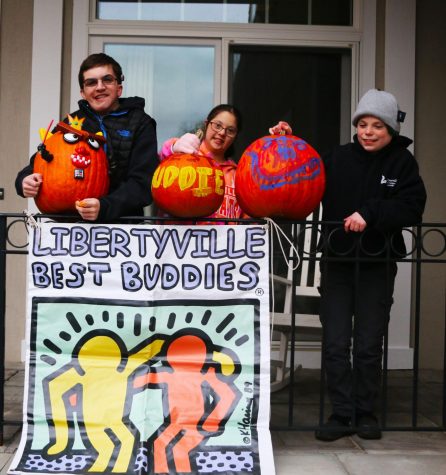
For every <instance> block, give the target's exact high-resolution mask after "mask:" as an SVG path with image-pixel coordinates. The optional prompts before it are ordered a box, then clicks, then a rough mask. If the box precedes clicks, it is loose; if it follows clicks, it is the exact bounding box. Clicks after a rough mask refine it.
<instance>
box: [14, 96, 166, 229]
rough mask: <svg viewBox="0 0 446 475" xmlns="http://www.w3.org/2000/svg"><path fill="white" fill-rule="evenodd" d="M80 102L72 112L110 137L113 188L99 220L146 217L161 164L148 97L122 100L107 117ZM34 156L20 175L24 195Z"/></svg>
mask: <svg viewBox="0 0 446 475" xmlns="http://www.w3.org/2000/svg"><path fill="white" fill-rule="evenodd" d="M78 104H79V110H78V111H76V112H73V113H71V114H70V115H71V116H75V115H77V116H78V117H79V118H83V117H84V118H85V121H84V124H83V126H82V127H83V129H85V130H88V131H89V132H93V133H97V132H99V131H101V132H102V133H103V134H104V136H105V137H106V139H107V144H106V154H107V159H108V162H109V173H110V191H109V193H108V195H106V196H104V197H102V198H100V200H99V201H100V203H101V208H100V211H99V216H98V221H102V222H104V221H105V222H107V221H114V220H116V219H118V218H119V217H121V216H142V215H143V207H144V206H147V205H149V204H150V203H151V202H152V195H151V183H152V176H153V173H154V171H155V169H156V167H157V166H158V163H159V159H158V153H157V148H158V147H157V140H156V122H155V120H154V119H152V118H151V117H150V116H149V115H147V114H146V113H145V112H144V105H145V101H144V99H143V98H141V97H127V98H122V99H119V108H118V109H117V110H115V111H113V112H111V113H110V114H107V115H105V116H100V115H98V114H96V113H95V111H94V110H93V109H91V107H90V105H89V104H88V102H87V101H86V100H80V101H79V103H78ZM65 121H66V119H65ZM34 157H35V155H33V156H32V157H31V160H30V163H29V165H28V166H26V167H25V168H24V169H23V170H21V171H20V172H19V173H18V175H17V178H16V182H15V186H16V190H17V193H18V194H19V195H20V196H23V189H22V181H23V179H24V178H25V177H26V176H27V175H30V174H31V173H33V164H34Z"/></svg>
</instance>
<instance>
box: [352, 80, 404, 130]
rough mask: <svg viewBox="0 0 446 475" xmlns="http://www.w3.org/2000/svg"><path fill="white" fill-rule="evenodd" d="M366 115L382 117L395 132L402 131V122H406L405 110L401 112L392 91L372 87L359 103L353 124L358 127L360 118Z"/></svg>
mask: <svg viewBox="0 0 446 475" xmlns="http://www.w3.org/2000/svg"><path fill="white" fill-rule="evenodd" d="M365 115H373V116H374V117H378V119H381V120H382V121H383V122H384V123H385V124H386V125H388V126H389V127H390V128H391V129H393V130H394V131H395V132H397V133H399V131H400V122H404V118H405V116H406V113H405V112H401V111H400V110H399V108H398V103H397V102H396V99H395V97H394V96H393V95H392V94H390V92H385V91H378V89H370V90H369V91H367V92H366V93H365V94H364V95H363V96H362V97H361V100H360V101H359V103H358V107H357V108H356V111H355V113H354V114H353V119H352V124H353V125H354V126H355V127H356V124H357V123H358V121H359V119H360V118H361V117H364V116H365Z"/></svg>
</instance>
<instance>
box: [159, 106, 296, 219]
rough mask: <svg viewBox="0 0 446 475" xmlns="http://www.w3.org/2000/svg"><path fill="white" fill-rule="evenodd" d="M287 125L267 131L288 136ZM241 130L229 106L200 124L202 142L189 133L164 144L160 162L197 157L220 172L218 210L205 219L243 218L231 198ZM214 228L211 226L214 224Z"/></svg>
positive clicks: (238, 118)
mask: <svg viewBox="0 0 446 475" xmlns="http://www.w3.org/2000/svg"><path fill="white" fill-rule="evenodd" d="M287 127H288V129H289V126H288V124H286V123H285V122H279V123H278V124H277V125H275V126H274V127H272V128H271V129H270V133H276V134H277V133H280V131H282V130H283V131H284V132H285V133H289V132H290V130H288V129H287ZM241 128H242V117H241V114H240V112H239V111H238V110H237V109H236V108H235V107H234V106H232V105H230V104H220V105H218V106H216V107H214V108H213V109H212V110H211V111H210V112H209V114H208V116H207V118H206V120H205V122H204V138H203V141H201V142H200V139H199V138H198V137H197V136H196V135H195V134H191V133H187V134H184V135H183V136H181V137H180V138H171V139H168V140H167V141H166V142H164V144H163V147H162V149H161V153H160V159H161V161H162V160H165V159H166V158H168V157H170V156H171V155H172V154H173V153H191V154H193V153H199V154H200V155H205V156H207V157H208V158H210V159H212V161H213V162H214V164H215V165H217V166H219V167H220V168H221V169H222V170H223V174H224V180H225V193H224V198H223V203H222V204H221V206H220V208H219V209H218V210H217V211H216V212H215V213H214V214H212V216H209V217H211V218H229V219H234V218H243V217H247V216H246V215H245V214H244V213H243V210H242V209H241V208H240V206H239V205H238V203H237V199H236V196H235V186H234V182H235V173H236V168H237V164H236V163H235V162H234V161H233V160H232V159H231V156H232V154H233V151H234V148H233V144H234V141H235V140H236V138H237V135H238V133H239V132H240V130H241ZM214 224H215V223H214Z"/></svg>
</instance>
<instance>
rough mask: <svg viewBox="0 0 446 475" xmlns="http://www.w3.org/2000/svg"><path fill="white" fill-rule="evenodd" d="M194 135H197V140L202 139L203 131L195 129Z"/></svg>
mask: <svg viewBox="0 0 446 475" xmlns="http://www.w3.org/2000/svg"><path fill="white" fill-rule="evenodd" d="M195 135H196V136H197V137H198V139H199V140H203V136H204V133H203V131H202V130H201V129H197V131H196V132H195Z"/></svg>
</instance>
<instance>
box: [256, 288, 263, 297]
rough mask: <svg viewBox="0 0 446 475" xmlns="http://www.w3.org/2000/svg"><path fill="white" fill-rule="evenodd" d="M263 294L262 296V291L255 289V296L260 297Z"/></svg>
mask: <svg viewBox="0 0 446 475" xmlns="http://www.w3.org/2000/svg"><path fill="white" fill-rule="evenodd" d="M263 294H264V291H263V289H256V295H258V296H259V297H260V296H261V295H263Z"/></svg>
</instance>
